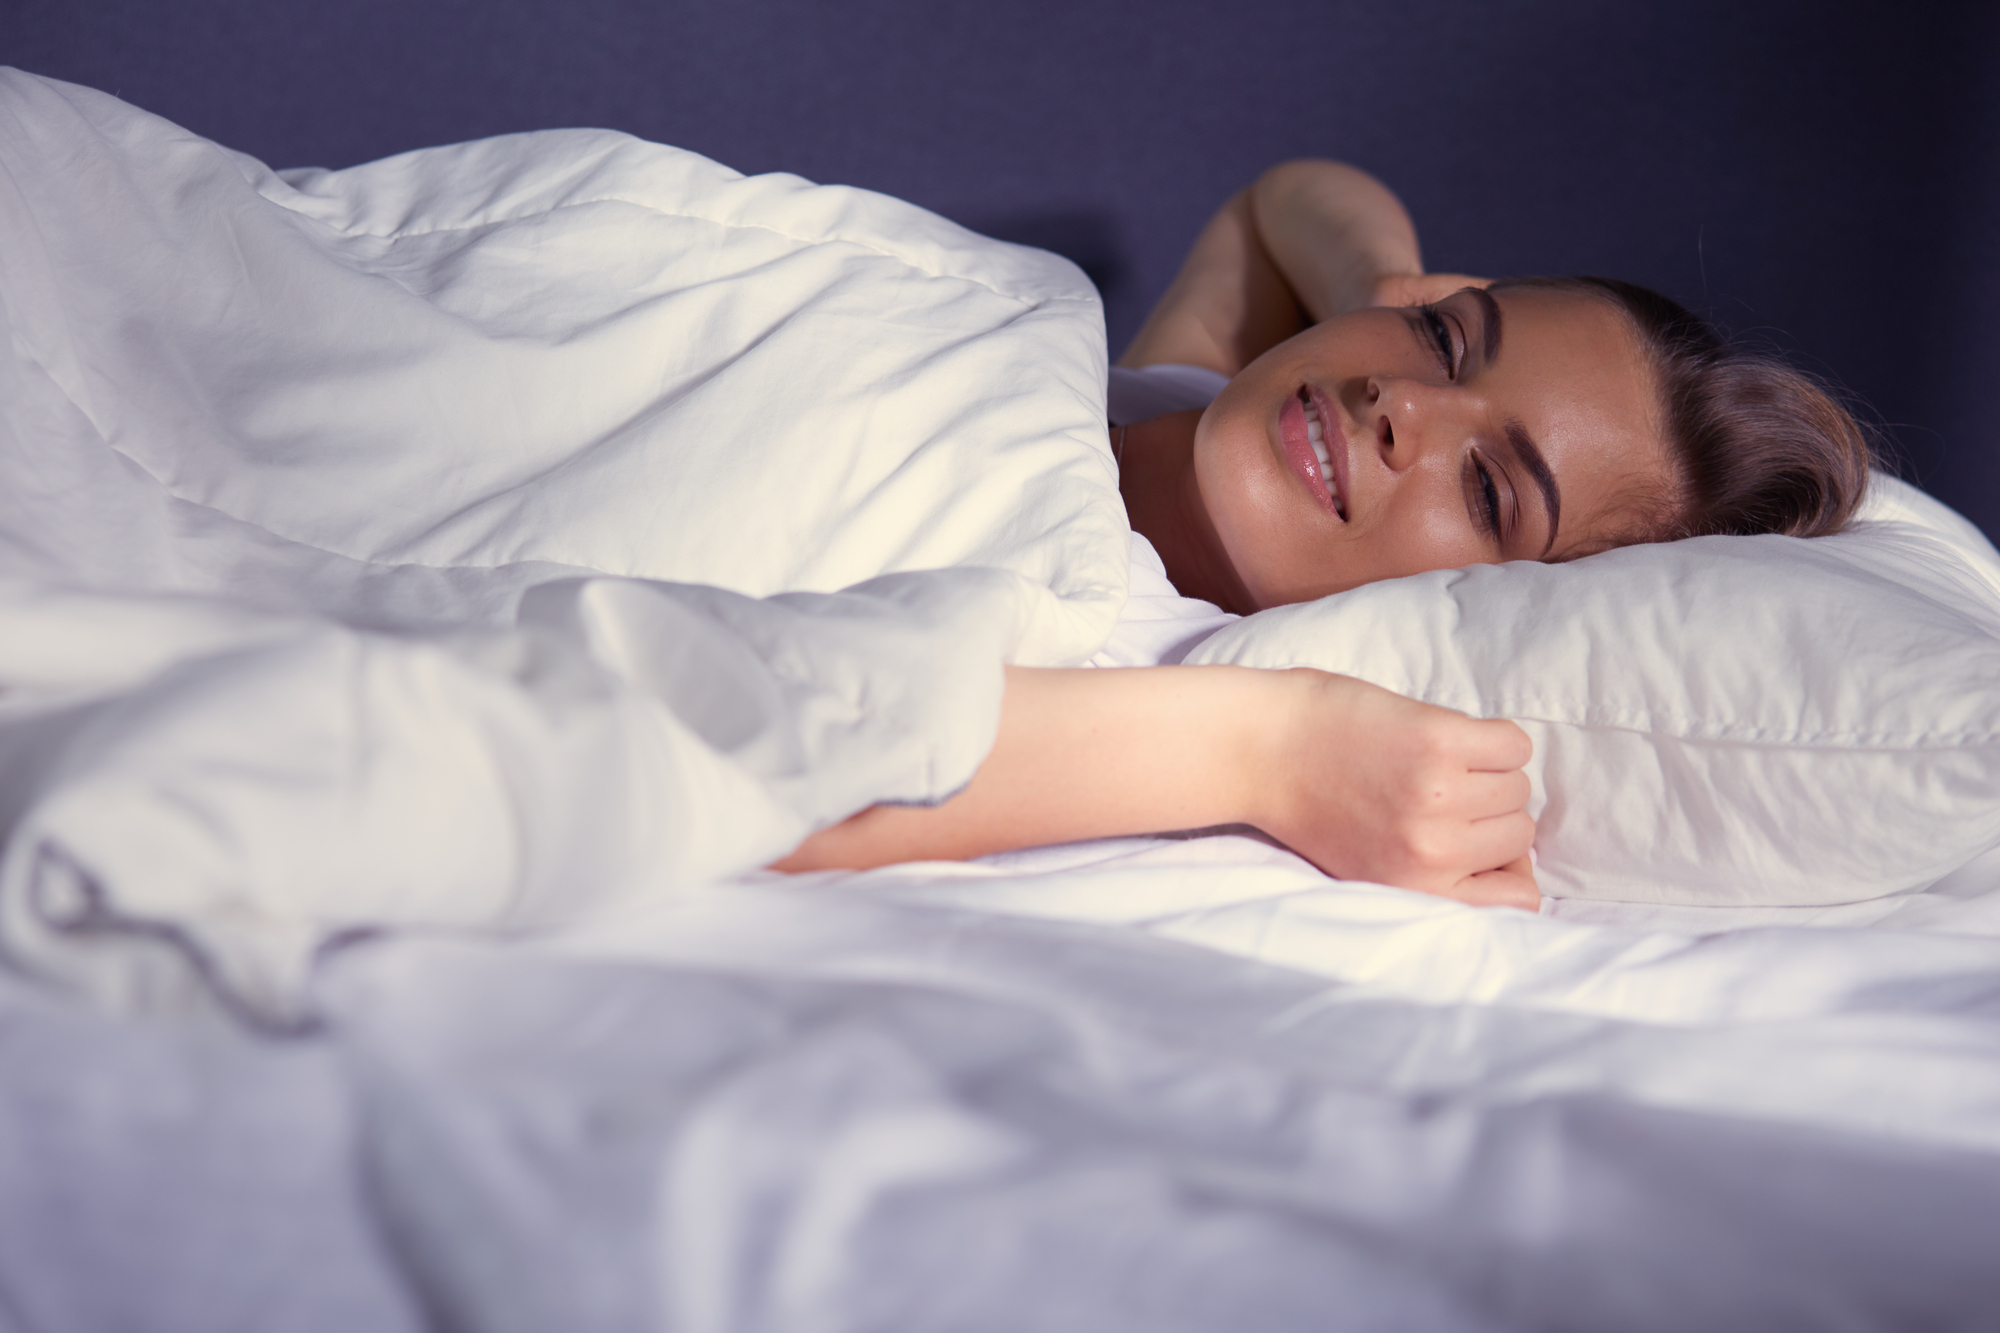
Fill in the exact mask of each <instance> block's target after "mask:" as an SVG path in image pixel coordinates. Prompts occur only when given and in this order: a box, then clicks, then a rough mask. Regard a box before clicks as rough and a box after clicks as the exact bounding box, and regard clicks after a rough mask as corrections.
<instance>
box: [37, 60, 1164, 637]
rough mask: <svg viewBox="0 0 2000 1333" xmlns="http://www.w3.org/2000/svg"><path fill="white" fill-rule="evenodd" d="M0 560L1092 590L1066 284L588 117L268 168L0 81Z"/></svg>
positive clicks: (332, 604)
mask: <svg viewBox="0 0 2000 1333" xmlns="http://www.w3.org/2000/svg"><path fill="white" fill-rule="evenodd" d="M0 125H4V126H6V127H7V128H6V130H5V132H4V133H0V408H4V410H0V572H5V573H13V574H18V575H26V576H28V577H31V578H39V579H45V580H53V581H60V582H64V583H82V584H84V585H86V586H93V587H99V588H104V587H110V588H117V589H160V588H170V589H173V590H177V591H191V592H199V593H204V594H211V595H224V596H230V597H235V598H239V599H243V600H249V601H255V602H260V603H264V604H276V605H280V606H297V605H299V604H300V603H301V602H303V603H305V604H306V605H307V606H308V607H310V609H312V610H315V611H319V612H323V613H329V614H332V615H335V616H338V617H340V618H342V619H344V620H348V621H350V622H361V623H367V624H390V625H399V626H409V625H414V626H426V625H435V624H439V623H444V624H456V623H461V622H464V621H468V620H470V621H483V622H486V623H497V624H504V623H507V622H508V621H509V620H511V618H512V615H513V611H514V607H515V605H516V604H517V602H518V600H519V598H520V595H521V593H522V591H523V590H524V589H525V588H527V587H531V586H533V585H535V584H537V583H542V582H546V581H548V580H550V579H553V578H560V577H564V576H575V575H583V574H615V575H624V576H631V577H640V578H652V579H664V580H673V581H679V582H684V583H706V584H716V585H720V586H723V587H726V588H730V589H733V590H735V591H737V592H743V593H748V594H750V595H753V596H764V595H767V594H771V593H776V592H781V591H786V590H812V591H832V590H835V589H839V588H844V587H848V586H850V585H853V584H856V583H859V582H862V581H864V580H867V579H872V578H875V577H877V576H879V575H882V574H887V573H894V572H901V571H909V570H918V569H934V568H942V567H948V566H966V565H980V566H989V567H995V568H1000V569H1006V570H1011V571H1013V572H1014V573H1017V574H1020V575H1023V576H1024V577H1025V578H1026V579H1027V580H1028V581H1029V582H1030V583H1032V584H1035V585H1038V586H1039V587H1040V588H1041V589H1043V590H1045V591H1044V592H1043V593H1042V594H1041V595H1040V596H1039V598H1038V599H1036V598H1031V599H1030V600H1031V601H1033V605H1032V606H1030V607H1029V613H1030V620H1029V624H1028V627H1027V629H1026V630H1025V631H1024V635H1023V639H1022V641H1021V642H1020V643H1019V645H1018V646H1017V648H1016V653H1017V656H1018V657H1019V658H1020V660H1024V661H1035V662H1065V661H1076V660H1080V659H1082V658H1083V657H1086V656H1088V655H1089V654H1090V652H1091V651H1092V650H1094V649H1095V648H1096V646H1097V645H1098V643H1100V642H1101V641H1102V640H1103V638H1104V637H1105V635H1106V634H1107V633H1108V632H1109V630H1110V628H1111V625H1112V623H1113V621H1114V620H1115V618H1116V616H1117V611H1118V607H1119V605H1120V603H1121V602H1122V601H1123V600H1124V596H1125V579H1126V559H1127V537H1126V523H1125V513H1124V507H1123V506H1122V504H1121V503H1120V502H1119V498H1118V491H1117V475H1116V470H1115V468H1114V467H1113V465H1112V462H1111V457H1110V451H1109V448H1108V446H1107V442H1106V437H1105V432H1104V382H1105V380H1104V377H1105V365H1104V355H1105V353H1104V323H1103V313H1102V307H1101V306H1100V304H1099V302H1098V299H1097V294H1096V291H1095V290H1094V289H1093V288H1092V287H1091V285H1090V283H1089V281H1088V280H1087V279H1085V278H1084V276H1083V274H1082V273H1081V272H1080V271H1079V270H1077V268H1076V267H1075V266H1074V265H1072V264H1070V263H1069V262H1067V261H1066V260H1063V259H1060V258H1058V257H1056V256H1054V255H1050V254H1047V253H1045V252H1042V251H1039V250H1030V249H1027V248H1025V247H1022V246H1014V245H1006V244H1002V243H1001V242H998V241H992V240H988V239H987V238H985V237H981V236H976V235H974V234H973V233H971V232H969V231H966V230H965V229H964V228H962V227H959V226H956V225H955V224H953V223H951V222H948V221H946V220H945V219H943V218H940V217H938V216H936V215H935V214H932V213H927V212H925V211H924V210H923V209H921V208H918V207H916V206H915V205H912V204H906V203H903V202H901V201H900V200H895V199H890V198H887V197H886V196H883V195H878V194H872V193H870V192H868V191H865V190H856V189H849V188H846V187H841V186H822V185H813V184H811V183H809V182H807V181H803V180H800V179H798V178H797V177H795V176H787V175H768V176H755V177H745V176H742V175H740V174H738V173H737V172H734V171H731V170H729V169H728V168H727V167H723V166H719V165H717V164H716V163H714V162H710V161H708V160H707V159H706V158H703V157H700V156H697V155H696V154H694V153H689V152H685V151H682V150H680V149H676V148H668V147H664V146H662V145H659V144H651V143H645V142H642V141H640V140H638V139H634V138H631V137H629V136H627V135H623V134H615V133H612V132H610V131H604V130H557V131H549V132H545V133H538V134H520V135H510V136H506V137H503V138H498V139H488V140H483V141H481V142H478V143H469V144H459V145H454V146H451V147H446V148H434V149H426V150H423V151H420V152H414V153H406V154H403V155H402V156H400V157H393V158H388V159H386V160H384V161H381V162H372V163H369V164H367V165H365V166H359V167H354V168H352V169H349V170H346V171H338V172H327V171H318V170H305V171H289V172H285V173H283V174H282V175H281V174H279V173H275V172H272V171H271V170H269V169H268V168H266V167H265V166H264V165H263V164H261V163H259V162H255V161H253V160H251V159H249V158H246V157H243V156H242V155H240V154H237V153H231V152H229V151H227V150H225V149H222V148H220V147H218V146H217V145H215V144H213V143H210V142H208V141H207V140H205V139H202V138H200V137H198V136H196V135H194V134H191V133H189V132H188V131H186V130H183V129H180V128H178V127H176V126H173V125H170V124H168V123H167V122H166V121H164V120H161V119H159V118H158V117H156V116H150V115H147V114H146V113H145V112H143V111H140V110H138V109H137V108H134V107H131V106H128V105H126V104H125V103H123V102H120V101H118V100H117V99H115V98H112V97H108V96H106V95H104V94H102V93H96V92H92V91H90V90H88V89H84V88H77V87H74V86H72V85H68V84H62V83H57V82H54V81H52V80H47V79H39V78H36V77H34V76H32V75H27V74H23V73H21V72H19V71H0Z"/></svg>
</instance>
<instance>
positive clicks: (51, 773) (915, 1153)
mask: <svg viewBox="0 0 2000 1333" xmlns="http://www.w3.org/2000/svg"><path fill="white" fill-rule="evenodd" d="M0 168H4V170H0V239H4V242H5V243H4V244H0V301H4V303H5V306H4V317H5V320H6V328H7V332H8V335H9V337H8V342H7V344H6V345H5V347H4V348H0V376H5V379H4V383H0V390H4V393H0V431H4V432H5V437H4V439H0V483H4V484H0V685H4V693H0V751H4V761H0V774H4V776H0V820H3V821H4V825H5V828H6V830H7V845H6V851H5V861H4V864H0V913H4V917H0V926H4V932H5V933H4V942H5V949H6V956H7V959H8V962H9V966H8V967H7V968H6V969H5V970H4V972H0V1325H7V1326H20V1327H31V1328H60V1329H70V1328H82V1329H97V1328H103V1329H124V1328H135V1327H144V1328H150V1329H170V1330H182V1329H185V1330H190V1331H193V1330H204V1331H205V1330H212V1329H216V1328H227V1327H262V1328H285V1329H342V1330H345V1329H353V1328H368V1329H371V1330H384V1331H392V1330H402V1329H419V1328H433V1327H440V1326H443V1327H461V1328H472V1329H482V1330H484V1329H494V1330H507V1329H522V1330H541V1329H549V1328H563V1329H579V1330H585V1329H606V1330H610V1329H621V1330H622V1329H686V1330H752V1329H755V1330H788V1331H789V1330H800V1331H808V1330H828V1331H831V1330H850V1329H851V1330H863V1329H885V1328H887V1329H905V1328H909V1329H932V1328H936V1329H993V1330H1007V1331H1008V1333H1013V1331H1014V1330H1019V1329H1024V1328H1034V1329H1077V1330H1091V1331H1093V1333H1095V1331H1096V1330H1104V1329H1123V1328H1144V1329H1148V1330H1155V1329H1159V1330H1166V1329H1243V1328H1254V1329H1300V1330H1322V1329H1331V1328H1354V1329H1367V1330H1374V1329H1385V1328H1410V1329H1422V1330H1433V1329H1441V1330H1457V1329H1468V1330H1470V1329H1501V1328H1565V1329H1566V1328H1574V1329H1580V1330H1581V1329H1588V1330H1603V1329H1618V1330H1628V1329H1629V1330H1642V1329H1662V1330H1679V1329H1689V1328H1701V1329H1745V1330H1762V1329H1770V1328H1783V1327H1839V1328H1885V1329H1886V1328H1909V1327H1926V1328H1928V1327H1939V1328H1977V1327H1982V1326H1984V1324H1985V1323H1987V1322H1990V1319H1991V1315H1992V1312H1993V1311H1994V1310H1995V1309H2000V1266H1996V1265H1995V1264H1994V1263H1993V1262H1992V1255H1993V1242H1992V1235H1993V1227H1994V1223H1995V1221H1996V1219H2000V984H1996V982H1995V978H1996V977H2000V895H1996V893H1995V892H1994V890H1995V888H1996V884H2000V869H1996V868H1995V867H1994V866H1993V865H1991V864H1990V860H1991V858H1988V862H1984V863H1975V864H1974V865H1973V866H1970V867H1967V868H1966V869H1965V870H1963V871H1961V872H1960V873H1959V874H1958V875H1956V876H1954V877H1952V878H1950V879H1948V880H1947V881H1945V882H1944V883H1942V884H1939V885H1935V886H1933V887H1932V888H1931V889H1930V890H1929V891H1927V892H1925V893H1922V894H1917V895H1912V896H1908V897H1905V898H1902V899H1898V900H1885V901H1883V902H1880V903H1869V904H1859V905H1855V906H1852V907H1848V908H1832V909H1789V910H1773V911H1771V912H1767V913H1763V914H1752V913H1748V912H1744V911H1732V910H1730V909H1723V908H1715V909H1708V910H1702V909H1696V908H1676V909H1667V908H1650V909H1649V908H1632V907H1629V906H1628V907H1620V906H1618V905H1616V904H1591V903H1576V904H1568V905H1565V910H1567V911H1570V912H1571V913H1572V914H1573V915H1574V916H1575V917H1577V918H1578V919H1563V918H1561V917H1553V916H1541V917H1534V916H1528V915H1526V914H1521V913H1514V912H1505V911H1480V910H1475V909H1470V908H1465V907H1462V906H1459V905H1457V904H1453V903H1449V902H1444V901H1441V900H1435V899H1428V898H1423V897H1420V896H1417V895H1412V894H1406V893H1401V892H1398V891H1395V890H1390V889H1384V888H1379V887H1375V886H1368V885H1346V884H1337V883H1332V882H1330V881H1327V880H1326V879H1325V878H1324V877H1322V876H1320V875H1319V874H1318V873H1317V872H1315V871H1314V870H1313V869H1312V868H1311V867H1310V866H1308V865H1306V864H1305V863H1303V862H1301V861H1299V860H1298V859H1297V858H1295V857H1292V856H1291V855H1290V854H1289V853H1286V852H1284V851H1282V850H1280V849H1277V848H1273V847H1270V846H1268V845H1266V844H1264V843H1262V842H1260V841H1258V840H1256V839H1254V838H1249V837H1235V836H1215V837H1206V838H1187V839H1141V840H1131V841H1127V842H1118V843H1107V844H1096V845H1086V846H1081V847H1074V848H1057V849H1045V850H1041V851H1036V852H1029V853H1022V854H1018V855H1015V856H1009V857H999V858H992V859H991V860H989V861H987V862H984V863H980V864H975V865H969V866H936V865H930V866H909V867H901V868H895V869H891V870H885V871H877V872H871V873H868V874H865V875H824V876H806V877H798V878H786V877H781V876H776V875H771V874H769V873H767V872H762V871H759V870H757V869H756V868H755V867H757V866H758V865H759V864H761V863H762V862H763V861H765V860H768V859H769V858H770V857H771V856H772V855H774V854H776V852H777V851H778V850H782V848H783V847H784V846H787V845H789V843H788V840H792V839H795V838H796V836H797V835H798V833H799V832H800V831H801V830H803V829H805V828H809V827H811V826H813V825H814V824H816V823H821V822H824V821H826V820H828V819H831V818H835V817H837V816H838V815H839V814H840V813H843V812H844V811H846V810H848V809H852V808H855V807H856V806H858V805H860V804H864V803H866V802H868V801H872V800H877V799H885V798H890V799H906V800H928V799H936V798H937V797H939V796H941V795H943V794H945V793H947V792H949V791H950V790H952V789H953V787H955V786H956V785H957V784H958V783H959V782H961V781H962V780H963V779H964V777H965V775H966V774H968V773H969V772H970V771H971V769H972V768H973V767H974V766H975V765H976V764H977V762H978V760H979V758H980V756H981V755H982V754H983V752H984V749H985V745H986V743H987V741H988V739H989V738H990V736H991V733H992V728H993V725H994V717H995V708H996V704H997V698H998V681H999V666H1000V663H1001V662H1002V661H1003V660H1009V659H1013V660H1029V661H1063V660H1073V659H1075V658H1078V657H1081V656H1083V655H1084V654H1086V653H1088V651H1089V650H1090V648H1091V647H1092V646H1093V645H1094V644H1095V642H1096V641H1097V639H1099V638H1101V637H1102V635H1103V633H1104V632H1105V630H1106V629H1107V628H1108V627H1109V625H1110V623H1111V618H1112V616H1113V615H1114V614H1115V612H1116V608H1117V605H1118V602H1119V600H1120V598H1121V596H1122V588H1123V579H1124V565H1123V561H1124V552H1125V534H1124V530H1123V526H1122V518H1121V516H1120V514H1119V512H1118V509H1117V499H1116V494H1115V490H1114V489H1113V488H1112V480H1113V478H1112V473H1111V469H1110V465H1109V460H1108V459H1107V458H1106V457H1105V456H1104V452H1103V442H1102V441H1103V434H1102V429H1101V426H1099V425H1098V423H1099V421H1101V419H1102V409H1103V404H1102V401H1101V394H1102V374H1103V366H1102V357H1103V348H1102V333H1101V327H1100V326H1099V324H1098V315H1097V308H1096V306H1095V304H1094V301H1093V299H1092V298H1091V297H1090V294H1089V292H1088V290H1087V288H1086V287H1085V286H1084V285H1083V284H1082V281H1081V279H1080V278H1079V277H1077V276H1076V275H1075V274H1074V272H1073V271H1072V270H1070V269H1068V268H1067V266H1064V265H1062V264H1061V263H1060V262H1059V261H1056V260H1053V259H1050V258H1048V257H1038V256H1036V255H1034V254H1032V253H1031V252H1023V251H1020V250H1018V249H1015V248H1012V247H1004V246H997V245H992V244H990V243H986V242H982V241H980V240H978V239H977V238H974V237H970V236H968V235H967V234H965V233H963V232H960V231H958V230H956V229H955V228H952V227H950V226H949V224H946V223H943V222H941V221H940V220H937V219H934V218H930V217H929V216H928V215H925V214H922V213H921V212H919V211H917V210H913V209H908V208H907V207H905V206H903V205H899V204H895V203H894V202H893V201H887V200H881V199H879V198H877V197H874V196H868V195H864V194H860V193H858V192H853V191H843V190H825V189H822V188H820V187H810V186H807V185H805V184H804V183H802V182H798V181H796V180H793V179H791V178H785V177H777V178H758V179H753V180H744V179H742V178H739V177H736V176H734V175H733V174H732V173H729V172H727V171H724V170H722V169H720V168H717V167H714V166H713V165H712V164H708V163H704V162H701V161H700V160H699V159H694V158H691V157H690V156H689V155H686V154H681V153H677V152H675V151H674V150H670V149H661V148H657V147H654V146H650V145H644V144H638V143H636V142H634V141H632V140H629V139H625V138H622V137H620V136H610V135H597V134H574V133H571V134H560V135H549V136H539V135H538V136H524V137H519V138H515V139H508V140H500V141H494V142H491V143H488V144H483V145H471V146H467V147H463V148H457V149H446V150H437V151H435V152H432V153H427V154H418V155H412V156H410V157H405V158H401V159H394V160H392V161H390V162H387V163H379V164H374V165H372V166H370V167H365V168H358V169H356V170H355V171H353V172H348V173H339V174H336V175H331V176H329V175H325V174H321V173H312V172H306V173H286V174H285V175H284V176H278V175H274V174H272V173H270V172H268V171H266V170H264V169H263V168H262V167H261V166H259V165H258V164H255V163H252V162H248V161H246V160H245V159H242V158H240V157H237V156H235V155H231V154H227V153H225V152H224V151H223V150H221V149H218V148H216V147H215V146H214V145H211V144H206V143H204V142H203V141H200V140H198V139H196V138H194V137H193V136H190V135H187V134H185V133H184V132H182V131H178V130H176V129H174V128H173V127H171V126H167V125H165V124H164V123H163V122H160V121H158V120H156V119H153V118H151V117H147V116H145V115H144V114H143V113H140V112H137V111H135V110H133V109H132V108H129V107H125V106H123V105H122V104H120V103H117V102H115V101H113V100H111V99H109V98H105V97H102V96H101V95H98V94H93V93H88V92H85V91H83V90H79V89H74V88H68V87H65V86H63V85H56V84H51V83H47V82H43V81H38V80H33V79H30V78H27V77H25V76H20V75H15V74H7V75H0ZM676 191H678V192H680V193H678V194H676V193H675V192H676ZM670 196H671V198H670ZM683 196H685V197H683ZM725 236H726V237H731V238H734V239H732V240H730V241H729V242H728V243H724V241H723V239H722V238H724V237H725ZM767 280H768V281H769V282H771V283H775V284H776V286H775V287H767V286H766V285H765V284H766V282H767ZM572 284H574V289H572ZM773 290H775V291H779V292H781V293H785V294H786V295H785V296H784V299H783V300H779V299H777V298H775V297H772V296H770V295H769V292H770V291H773ZM787 303H789V304H787ZM690 330H693V331H692V332H690ZM753 458H754V459H758V460H772V461H770V462H768V464H767V463H765V462H757V463H755V464H752V463H751V462H749V460H751V459H753ZM766 506H770V507H772V509H771V511H770V512H772V513H775V514H776V515H777V516H776V517H767V516H766V509H765V507H766ZM931 566H936V567H938V568H936V569H928V572H926V570H927V568H928V567H931ZM707 584H715V585H723V586H721V587H711V586H702V585H707ZM854 585H860V586H858V587H857V586H854ZM725 589H732V590H725ZM786 589H791V590H792V591H786V592H783V595H776V596H774V595H771V594H777V593H780V592H781V591H782V590H786ZM841 589H848V590H847V591H844V592H843V591H840V590H841ZM1584 918H1588V919H1584ZM1732 927H1741V928H1732ZM50 983H55V984H53V985H51V984H50ZM76 992H82V993H84V994H86V995H89V996H93V997H95V998H96V999H97V1000H98V1001H100V1002H101V1003H99V1004H96V1005H79V1004H77V1003H75V1002H74V998H73V997H74V994H75V993H76ZM217 997H221V999H220V1002H221V1003H222V1004H223V1005H225V1006H226V1007H229V1008H231V1009H233V1010H234V1011H235V1012H236V1013H237V1014H239V1015H240V1016H243V1017H247V1018H249V1019H251V1020H253V1021H252V1022H251V1023H247V1024H246V1023H239V1022H228V1023H222V1024H212V1023H202V1022H193V1021H189V1020H188V1018H187V1017H186V1013H185V1011H186V1010H188V1009H189V1008H190V1007H191V1006H196V1007H198V1006H200V1005H204V1004H213V1003H215V1002H216V998H217ZM135 1011H136V1013H137V1015H138V1016H136V1017H135V1016H133V1014H134V1013H135ZM121 1015H122V1016H121Z"/></svg>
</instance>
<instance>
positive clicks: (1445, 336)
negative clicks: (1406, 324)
mask: <svg viewBox="0 0 2000 1333" xmlns="http://www.w3.org/2000/svg"><path fill="white" fill-rule="evenodd" d="M1417 310H1418V314H1419V315H1420V316H1421V317H1422V319H1423V321H1424V331H1425V332H1426V333H1428V334H1429V335H1430V338H1431V342H1432V343H1433V344H1434V345H1435V346H1436V348H1437V354H1438V365H1439V366H1441V367H1443V369H1444V377H1445V378H1446V379H1448V380H1455V379H1457V378H1458V351H1457V348H1456V347H1454V346H1453V344H1452V340H1451V325H1450V323H1449V322H1447V321H1446V319H1445V317H1444V315H1443V314H1442V313H1441V312H1440V311H1439V310H1438V308H1437V307H1436V306H1434V305H1427V306H1419V307H1418V308H1417Z"/></svg>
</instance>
